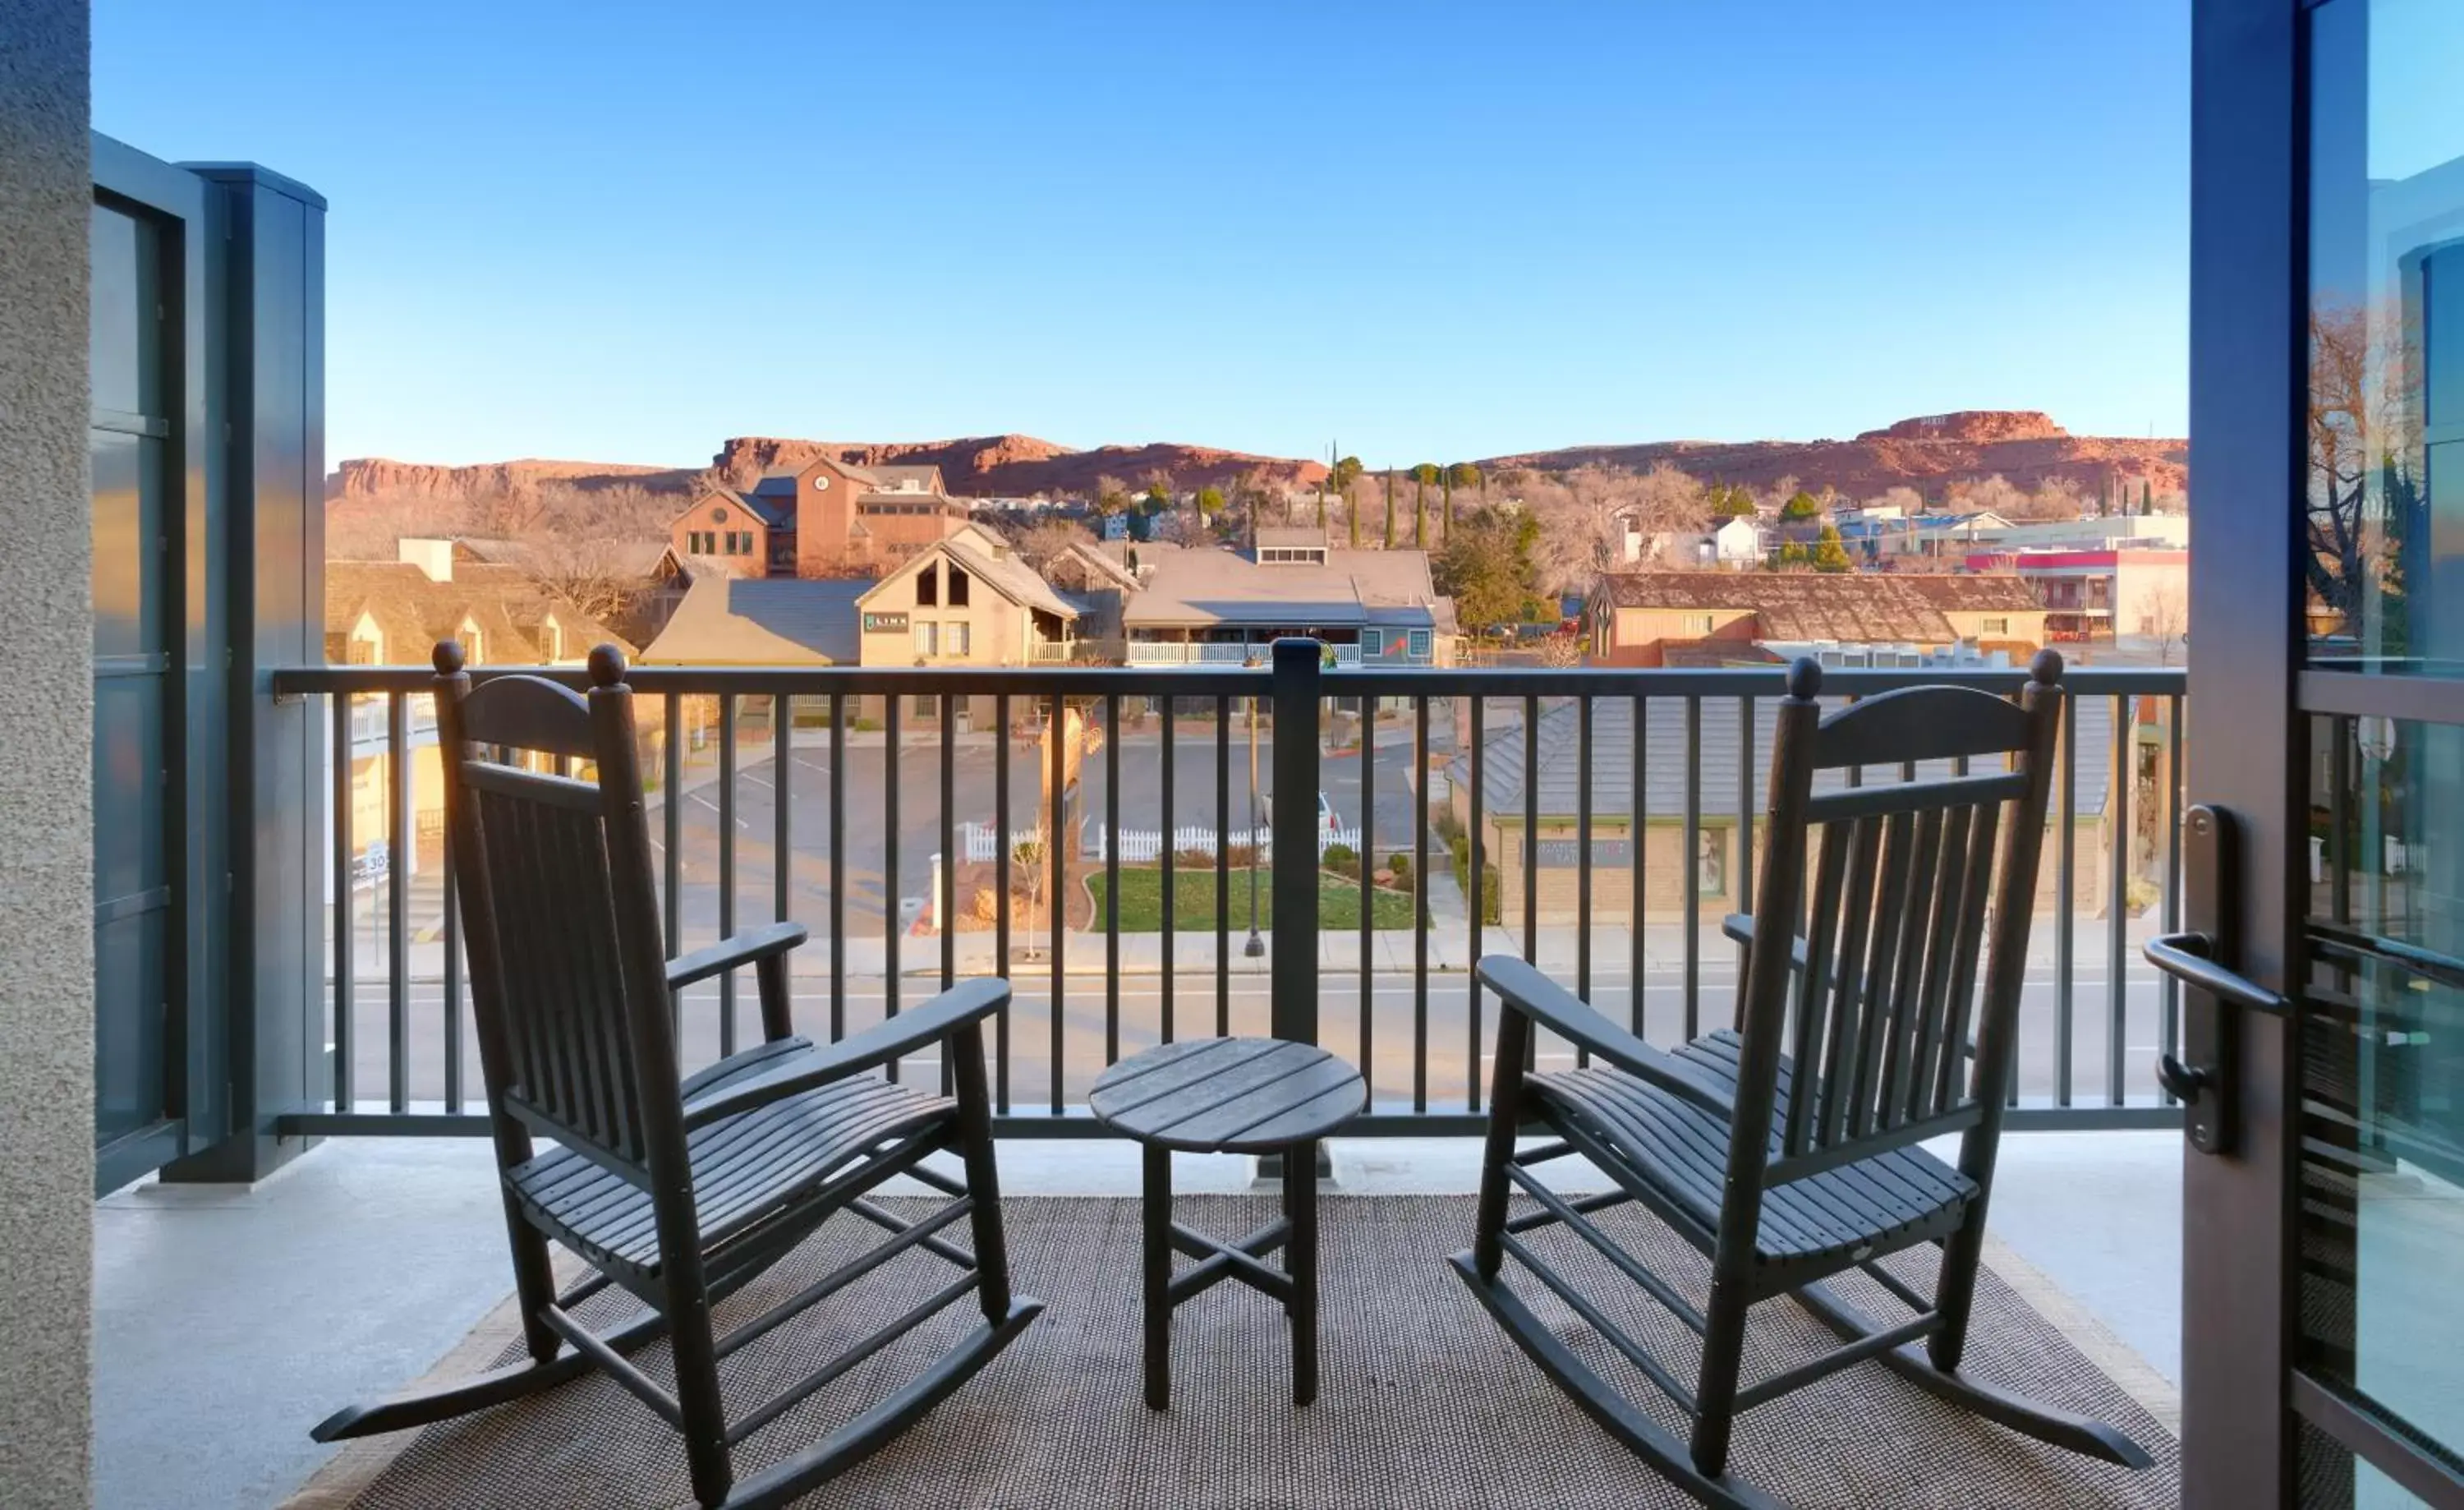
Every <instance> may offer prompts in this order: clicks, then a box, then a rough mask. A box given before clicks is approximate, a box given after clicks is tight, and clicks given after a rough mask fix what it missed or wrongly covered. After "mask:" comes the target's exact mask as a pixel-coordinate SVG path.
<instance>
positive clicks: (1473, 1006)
mask: <svg viewBox="0 0 2464 1510" xmlns="http://www.w3.org/2000/svg"><path fill="white" fill-rule="evenodd" d="M1487 702H1488V699H1486V698H1480V697H1475V698H1473V699H1471V824H1470V826H1469V828H1468V829H1467V830H1466V831H1465V833H1464V834H1463V855H1464V858H1465V860H1466V861H1467V863H1466V864H1465V865H1464V866H1463V891H1464V895H1465V899H1466V900H1467V901H1468V903H1469V911H1470V913H1471V919H1470V923H1471V955H1470V962H1469V963H1470V965H1471V966H1472V968H1471V969H1470V970H1469V971H1468V972H1466V976H1467V979H1468V980H1469V982H1470V987H1471V989H1470V992H1469V998H1468V1001H1467V1004H1466V1005H1467V1007H1468V1010H1467V1011H1466V1012H1465V1014H1464V1015H1465V1017H1466V1018H1467V1019H1468V1020H1467V1021H1466V1022H1465V1024H1464V1045H1465V1047H1464V1054H1463V1078H1464V1080H1465V1081H1466V1082H1467V1083H1466V1084H1465V1085H1464V1087H1463V1105H1464V1107H1465V1108H1467V1109H1468V1110H1471V1111H1475V1112H1476V1111H1478V1110H1480V945H1481V920H1482V903H1481V884H1480V869H1481V860H1482V858H1483V855H1484V847H1483V846H1482V844H1481V842H1480V828H1481V806H1482V802H1481V799H1482V798H1484V797H1485V796H1486V795H1487V792H1486V790H1485V783H1484V782H1483V781H1482V779H1481V768H1482V765H1483V759H1482V757H1483V756H1484V755H1485V753H1486V752H1485V750H1483V749H1482V747H1481V746H1482V744H1484V743H1485V739H1486V724H1487Z"/></svg>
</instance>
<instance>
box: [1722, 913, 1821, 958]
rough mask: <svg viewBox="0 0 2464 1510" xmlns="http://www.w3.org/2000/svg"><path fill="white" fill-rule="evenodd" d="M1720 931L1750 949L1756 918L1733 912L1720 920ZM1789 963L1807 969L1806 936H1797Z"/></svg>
mask: <svg viewBox="0 0 2464 1510" xmlns="http://www.w3.org/2000/svg"><path fill="white" fill-rule="evenodd" d="M1720 931H1721V932H1722V933H1725V934H1727V936H1728V937H1729V938H1731V939H1733V940H1735V941H1736V942H1737V943H1739V944H1746V945H1747V946H1749V947H1750V946H1751V945H1752V944H1753V942H1754V917H1753V914H1752V913H1749V912H1732V913H1730V914H1728V915H1727V917H1725V918H1723V919H1721V920H1720ZM1788 963H1789V964H1790V965H1791V966H1794V967H1795V968H1797V969H1800V970H1801V969H1803V968H1805V936H1804V935H1803V934H1799V935H1797V939H1796V944H1795V946H1794V947H1793V948H1792V949H1790V950H1789V955H1788Z"/></svg>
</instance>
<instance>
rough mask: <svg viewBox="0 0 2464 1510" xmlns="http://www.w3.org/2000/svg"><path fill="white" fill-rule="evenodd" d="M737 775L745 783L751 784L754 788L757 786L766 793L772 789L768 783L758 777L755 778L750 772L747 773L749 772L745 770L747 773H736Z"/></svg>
mask: <svg viewBox="0 0 2464 1510" xmlns="http://www.w3.org/2000/svg"><path fill="white" fill-rule="evenodd" d="M737 774H738V775H740V776H742V777H743V778H744V779H745V780H746V781H749V782H751V783H753V785H755V786H757V787H759V788H761V789H762V790H763V791H768V790H770V789H772V788H771V786H770V784H769V783H768V782H766V781H763V780H762V779H761V778H760V777H759V776H756V775H755V774H753V773H752V772H751V771H749V770H747V771H738V772H737Z"/></svg>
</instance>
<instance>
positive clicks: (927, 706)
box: [910, 692, 941, 723]
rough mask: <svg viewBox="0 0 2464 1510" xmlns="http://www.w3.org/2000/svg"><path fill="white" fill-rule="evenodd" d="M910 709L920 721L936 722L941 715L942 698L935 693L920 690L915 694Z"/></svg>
mask: <svg viewBox="0 0 2464 1510" xmlns="http://www.w3.org/2000/svg"><path fill="white" fill-rule="evenodd" d="M910 711H912V712H913V714H914V715H915V718H916V720H917V722H924V723H932V722H936V721H938V720H939V719H940V717H941V699H940V697H939V696H938V695H937V694H935V693H930V692H919V693H917V694H915V700H914V701H913V703H912V704H910Z"/></svg>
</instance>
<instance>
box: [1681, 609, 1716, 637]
mask: <svg viewBox="0 0 2464 1510" xmlns="http://www.w3.org/2000/svg"><path fill="white" fill-rule="evenodd" d="M1685 633H1688V634H1708V633H1711V615H1709V614H1708V613H1688V614H1686V615H1685Z"/></svg>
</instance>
